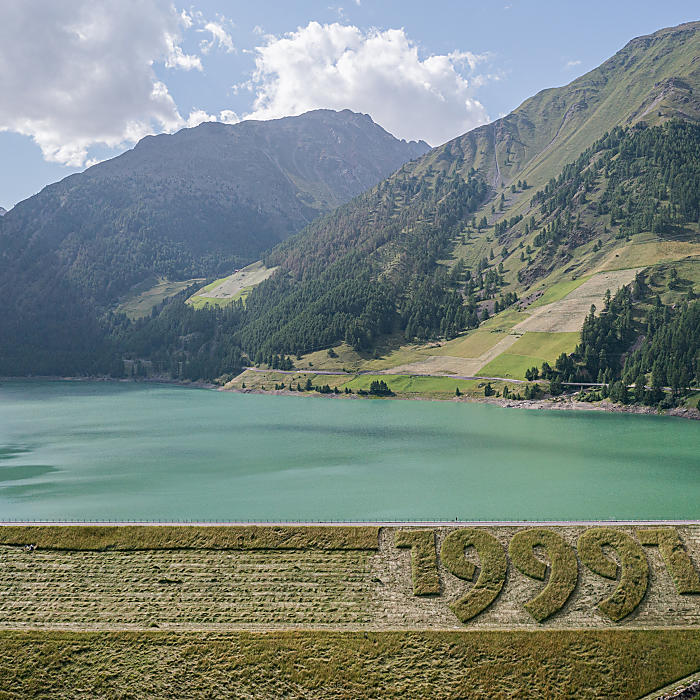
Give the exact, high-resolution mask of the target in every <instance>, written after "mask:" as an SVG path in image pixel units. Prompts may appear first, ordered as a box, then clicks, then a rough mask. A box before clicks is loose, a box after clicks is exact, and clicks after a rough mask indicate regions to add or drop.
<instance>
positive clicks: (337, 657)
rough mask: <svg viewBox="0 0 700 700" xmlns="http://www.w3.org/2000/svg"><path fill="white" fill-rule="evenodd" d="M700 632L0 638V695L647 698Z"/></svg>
mask: <svg viewBox="0 0 700 700" xmlns="http://www.w3.org/2000/svg"><path fill="white" fill-rule="evenodd" d="M699 667H700V631H698V630H697V629H680V630H653V631H652V630H596V631H592V630H560V631H533V632H514V631H479V632H475V631H449V632H448V631H437V632H426V631H416V632H376V631H362V630H360V631H355V632H335V631H318V630H304V631H274V632H254V631H237V632H200V631H197V632H168V631H158V630H156V631H151V632H145V631H144V632H134V631H123V632H109V633H107V632H84V631H83V632H68V631H51V632H38V631H26V632H25V631H3V632H0V697H3V698H15V697H17V698H19V697H51V698H56V699H58V700H63V699H66V698H71V699H72V698H95V697H101V698H143V697H160V698H165V697H188V698H204V697H207V698H209V697H250V698H273V697H278V698H279V697H286V698H317V699H320V698H338V699H340V698H348V699H349V698H361V697H382V698H401V699H403V698H419V697H426V698H427V697H430V698H456V697H469V698H494V697H504V698H505V697H532V698H534V697H540V698H552V699H556V698H572V697H576V698H600V697H606V698H620V699H622V700H624V699H627V698H630V699H631V698H638V697H640V696H641V695H644V694H646V693H649V692H652V691H654V690H656V689H657V688H660V687H663V686H665V685H668V684H669V683H671V682H673V681H676V680H678V679H680V678H683V677H685V676H688V675H690V674H691V673H694V672H695V671H697V670H698V668H699Z"/></svg>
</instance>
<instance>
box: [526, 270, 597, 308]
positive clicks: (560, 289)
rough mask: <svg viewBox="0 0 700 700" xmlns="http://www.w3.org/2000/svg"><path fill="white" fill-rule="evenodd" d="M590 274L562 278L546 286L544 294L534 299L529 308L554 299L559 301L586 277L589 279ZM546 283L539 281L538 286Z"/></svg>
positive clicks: (551, 301)
mask: <svg viewBox="0 0 700 700" xmlns="http://www.w3.org/2000/svg"><path fill="white" fill-rule="evenodd" d="M591 277H592V275H584V276H582V277H577V278H576V279H575V280H574V279H563V280H561V281H560V282H556V283H555V284H552V285H551V286H548V287H547V289H546V290H545V292H544V294H543V295H542V296H541V297H539V298H538V299H536V300H535V301H534V302H532V304H530V306H528V308H529V309H536V308H537V307H538V306H544V305H545V304H551V303H553V302H555V301H560V300H561V299H563V298H564V297H565V296H567V295H569V294H570V293H571V292H573V291H574V289H577V288H578V287H580V286H581V285H582V284H583V283H584V282H585V281H586V280H587V279H590V278H591ZM542 284H546V283H540V285H539V286H541V285H542Z"/></svg>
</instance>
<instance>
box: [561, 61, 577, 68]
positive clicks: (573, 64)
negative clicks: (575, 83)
mask: <svg viewBox="0 0 700 700" xmlns="http://www.w3.org/2000/svg"><path fill="white" fill-rule="evenodd" d="M580 65H581V61H567V62H566V63H565V64H564V70H569V68H576V66H580Z"/></svg>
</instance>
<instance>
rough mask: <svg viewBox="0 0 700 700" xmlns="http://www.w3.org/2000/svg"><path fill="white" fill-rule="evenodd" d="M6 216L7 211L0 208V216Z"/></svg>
mask: <svg viewBox="0 0 700 700" xmlns="http://www.w3.org/2000/svg"><path fill="white" fill-rule="evenodd" d="M5 214H7V209H5V208H3V207H0V216H5Z"/></svg>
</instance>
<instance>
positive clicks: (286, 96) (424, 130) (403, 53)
mask: <svg viewBox="0 0 700 700" xmlns="http://www.w3.org/2000/svg"><path fill="white" fill-rule="evenodd" d="M482 60H484V57H483V56H477V55H475V54H472V53H470V52H467V51H463V52H454V53H451V54H444V55H433V56H428V57H427V58H425V59H421V58H420V56H419V53H418V47H417V46H416V45H415V44H414V43H413V42H412V41H410V40H409V38H408V37H407V36H406V34H405V32H404V30H403V29H389V30H387V31H378V30H371V31H369V32H366V33H365V32H363V31H361V30H360V29H358V28H357V27H354V26H347V25H341V24H337V23H334V24H325V25H321V24H319V23H318V22H310V23H309V24H308V25H307V26H306V27H301V28H299V29H298V30H297V31H296V32H292V33H289V34H286V35H285V36H283V37H274V36H267V37H266V44H265V45H264V46H259V47H257V48H256V69H255V72H254V74H253V77H252V80H251V81H250V82H249V83H247V84H246V87H248V88H249V89H251V90H253V91H254V92H255V95H256V96H255V102H254V108H253V111H252V113H251V114H249V115H246V116H247V117H249V118H253V119H272V118H275V117H282V116H287V115H293V114H301V113H302V112H305V111H308V110H310V109H316V108H321V107H325V108H330V109H345V108H349V109H352V110H354V111H360V112H367V113H369V114H370V115H371V116H372V118H373V119H375V120H376V121H377V123H379V124H381V125H382V126H383V127H384V128H386V129H387V130H388V131H390V132H391V133H393V134H394V135H395V136H398V137H399V138H407V139H419V138H423V139H425V140H426V141H428V142H430V143H431V144H433V145H437V144H440V143H444V142H445V141H447V140H449V139H451V138H453V137H455V136H458V135H459V134H462V133H464V132H465V131H468V130H469V129H471V128H473V127H475V126H478V125H479V124H483V123H485V122H486V121H488V115H487V114H486V110H485V109H484V107H483V105H482V104H481V103H480V102H478V101H477V100H476V99H475V98H474V97H473V85H474V84H479V82H483V80H484V78H483V77H478V76H477V77H476V78H475V79H472V77H471V73H472V72H473V71H474V70H475V68H476V66H477V64H478V63H480V62H481V61H482ZM464 71H468V72H469V74H470V78H469V79H467V77H466V76H465V75H464ZM470 81H471V82H470Z"/></svg>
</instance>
